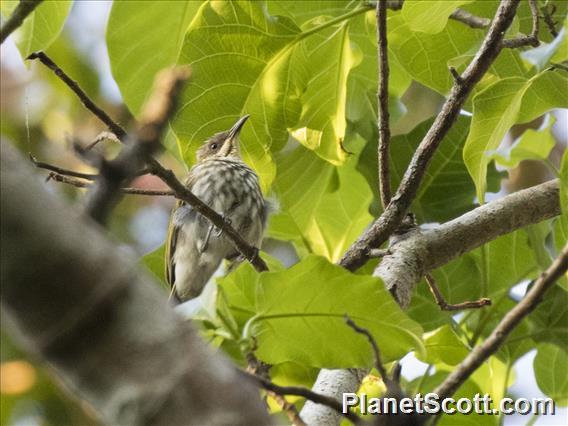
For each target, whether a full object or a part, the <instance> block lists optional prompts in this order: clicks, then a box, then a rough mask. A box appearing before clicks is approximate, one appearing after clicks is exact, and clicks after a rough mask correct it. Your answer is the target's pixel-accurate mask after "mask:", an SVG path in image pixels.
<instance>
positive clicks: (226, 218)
mask: <svg viewBox="0 0 568 426" xmlns="http://www.w3.org/2000/svg"><path fill="white" fill-rule="evenodd" d="M221 217H222V218H223V220H224V221H225V223H228V224H229V225H231V224H232V221H231V218H230V217H228V216H226V215H225V214H222V215H221ZM215 229H216V231H215V237H217V238H219V237H220V236H221V234H222V233H223V230H222V229H220V228H215Z"/></svg>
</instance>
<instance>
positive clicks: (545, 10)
mask: <svg viewBox="0 0 568 426" xmlns="http://www.w3.org/2000/svg"><path fill="white" fill-rule="evenodd" d="M540 10H541V12H542V20H543V21H544V23H545V25H546V27H547V28H548V31H549V32H550V35H552V37H554V38H556V37H558V31H557V30H556V25H557V24H558V22H556V21H555V20H554V19H553V18H552V16H553V15H554V13H556V5H555V4H554V3H548V4H546V5H544V6H543V7H541V9H540Z"/></svg>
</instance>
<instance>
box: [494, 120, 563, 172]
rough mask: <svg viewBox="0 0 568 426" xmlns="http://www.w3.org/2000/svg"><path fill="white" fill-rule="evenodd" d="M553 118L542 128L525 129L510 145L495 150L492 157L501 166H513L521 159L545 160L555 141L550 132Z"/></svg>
mask: <svg viewBox="0 0 568 426" xmlns="http://www.w3.org/2000/svg"><path fill="white" fill-rule="evenodd" d="M554 121H555V120H554V119H550V120H549V123H548V126H546V128H544V129H542V130H535V129H527V130H526V131H525V133H523V136H521V138H520V139H519V140H518V141H517V142H515V144H514V145H513V146H511V147H508V148H504V149H502V150H499V151H497V152H495V153H494V154H493V155H492V158H493V159H494V160H495V162H496V163H497V164H499V165H501V166H504V167H508V168H514V167H517V166H518V165H519V163H520V162H521V161H523V160H546V159H547V158H548V155H549V154H550V151H551V150H552V148H554V145H556V141H555V139H554V136H553V135H552V133H551V128H552V125H553V124H554Z"/></svg>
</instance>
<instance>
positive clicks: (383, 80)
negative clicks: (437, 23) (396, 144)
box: [377, 0, 391, 208]
mask: <svg viewBox="0 0 568 426" xmlns="http://www.w3.org/2000/svg"><path fill="white" fill-rule="evenodd" d="M377 50H378V75H379V89H378V92H377V107H378V125H379V149H378V151H379V152H378V154H379V155H378V165H379V173H378V175H379V192H380V194H381V202H382V204H383V208H385V207H386V206H387V205H388V203H389V202H390V199H391V188H390V174H389V144H390V127H389V59H388V44H387V1H386V0H378V1H377Z"/></svg>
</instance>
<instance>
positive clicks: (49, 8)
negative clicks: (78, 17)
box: [2, 0, 73, 58]
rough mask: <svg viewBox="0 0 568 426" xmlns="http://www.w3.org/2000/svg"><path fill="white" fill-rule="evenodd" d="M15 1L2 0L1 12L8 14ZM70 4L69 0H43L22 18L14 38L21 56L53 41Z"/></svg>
mask: <svg viewBox="0 0 568 426" xmlns="http://www.w3.org/2000/svg"><path fill="white" fill-rule="evenodd" d="M17 3H19V2H17V1H3V2H2V14H3V15H5V16H8V15H9V14H10V13H11V12H12V11H13V10H14V8H15V7H16V5H17ZM72 4H73V2H72V1H71V0H58V1H44V2H42V3H41V4H40V5H39V6H38V7H37V8H36V9H35V10H34V11H33V12H32V13H31V14H30V15H29V16H28V17H27V18H26V19H25V20H24V23H23V24H22V26H21V27H20V28H19V29H18V38H17V39H16V40H17V41H16V45H17V46H18V50H19V51H20V53H21V55H22V57H24V58H26V57H28V55H29V54H30V53H32V52H36V51H38V50H46V49H47V48H48V47H49V46H50V45H51V43H53V42H54V41H55V39H56V38H57V36H58V35H59V33H60V32H61V30H62V29H63V24H65V19H66V18H67V15H68V14H69V10H70V9H71V5H72Z"/></svg>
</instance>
